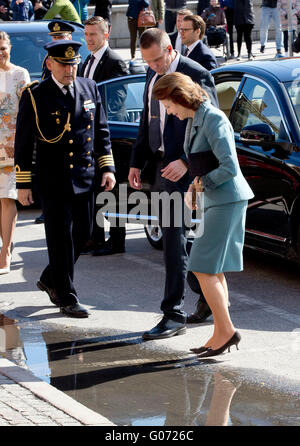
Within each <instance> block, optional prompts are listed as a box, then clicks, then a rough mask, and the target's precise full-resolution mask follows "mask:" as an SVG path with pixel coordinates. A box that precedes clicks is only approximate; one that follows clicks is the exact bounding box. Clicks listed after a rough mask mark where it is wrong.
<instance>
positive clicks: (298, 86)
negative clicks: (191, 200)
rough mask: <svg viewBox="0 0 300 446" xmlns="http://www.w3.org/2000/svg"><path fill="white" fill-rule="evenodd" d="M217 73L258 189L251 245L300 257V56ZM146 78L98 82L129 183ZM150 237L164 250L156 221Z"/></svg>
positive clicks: (223, 103) (249, 226)
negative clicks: (113, 110) (119, 96)
mask: <svg viewBox="0 0 300 446" xmlns="http://www.w3.org/2000/svg"><path fill="white" fill-rule="evenodd" d="M212 73H213V75H214V78H215V83H216V89H217V93H218V98H219V104H220V108H221V109H222V110H223V111H224V112H225V113H226V115H227V116H228V117H229V119H230V121H231V123H232V126H233V129H234V132H235V140H236V145H237V152H238V157H239V162H240V165H241V168H242V171H243V173H244V175H245V177H246V178H247V181H248V182H249V184H250V186H251V187H252V189H253V191H254V193H255V198H254V199H253V200H251V201H250V202H249V207H248V212H247V221H246V241H245V244H246V246H248V247H251V248H254V249H257V250H261V251H264V252H268V253H271V254H274V255H278V256H281V257H284V258H287V259H291V260H298V261H300V130H299V124H300V80H299V77H300V59H299V58H291V59H279V60H272V61H257V62H247V63H239V64H233V65H227V66H224V67H221V68H217V69H215V70H213V72H212ZM144 83H145V75H136V76H126V77H123V78H118V79H114V80H110V81H106V82H103V83H102V84H100V85H99V89H100V92H101V95H102V97H103V102H104V105H105V107H106V110H107V117H108V121H109V127H110V131H111V139H112V146H113V153H114V158H115V162H116V166H117V171H118V181H119V183H120V184H125V183H127V176H128V166H129V159H130V154H131V150H132V147H133V144H134V142H135V139H136V135H137V130H138V126H139V119H140V114H141V111H142V109H143V89H144ZM116 90H122V91H123V109H122V113H120V114H119V115H118V114H113V115H112V114H111V115H110V113H109V108H110V107H109V106H108V104H109V101H110V100H112V99H113V98H114V97H115V92H116ZM124 107H125V113H124ZM146 189H147V184H146ZM146 234H147V236H148V239H149V241H150V242H151V243H152V245H153V246H155V247H161V233H160V228H159V226H158V225H157V224H153V225H150V226H146Z"/></svg>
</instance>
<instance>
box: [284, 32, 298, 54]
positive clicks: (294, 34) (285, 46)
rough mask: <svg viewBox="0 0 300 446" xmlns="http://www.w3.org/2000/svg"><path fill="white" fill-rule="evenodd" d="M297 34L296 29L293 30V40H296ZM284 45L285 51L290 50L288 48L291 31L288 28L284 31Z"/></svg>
mask: <svg viewBox="0 0 300 446" xmlns="http://www.w3.org/2000/svg"><path fill="white" fill-rule="evenodd" d="M295 36H296V31H294V30H293V33H292V42H294V40H295ZM283 46H284V51H285V52H288V50H289V32H288V30H285V31H283Z"/></svg>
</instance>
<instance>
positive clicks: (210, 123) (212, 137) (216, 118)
mask: <svg viewBox="0 0 300 446" xmlns="http://www.w3.org/2000/svg"><path fill="white" fill-rule="evenodd" d="M203 128H204V131H205V136H206V139H207V141H208V142H209V145H210V147H211V149H212V151H213V153H214V155H215V156H216V158H217V159H218V161H219V167H217V168H216V169H214V170H213V171H211V172H209V173H208V174H207V175H204V176H203V177H202V182H203V185H204V188H205V189H208V190H212V189H215V188H216V187H218V186H220V185H221V184H223V183H226V182H227V181H229V180H230V179H232V178H233V177H235V176H236V175H237V173H238V169H239V164H238V159H237V154H236V148H235V140H234V135H233V131H232V128H231V124H230V122H229V121H227V119H225V117H224V116H222V115H221V114H219V113H207V114H206V118H205V120H204V122H203Z"/></svg>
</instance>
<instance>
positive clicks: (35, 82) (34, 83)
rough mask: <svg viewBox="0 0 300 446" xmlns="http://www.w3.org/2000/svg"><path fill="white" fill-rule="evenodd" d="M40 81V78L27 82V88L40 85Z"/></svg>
mask: <svg viewBox="0 0 300 446" xmlns="http://www.w3.org/2000/svg"><path fill="white" fill-rule="evenodd" d="M38 83H39V81H38V80H35V81H32V82H29V84H27V85H26V87H25V88H32V87H33V86H34V85H38Z"/></svg>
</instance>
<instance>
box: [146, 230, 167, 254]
mask: <svg viewBox="0 0 300 446" xmlns="http://www.w3.org/2000/svg"><path fill="white" fill-rule="evenodd" d="M144 229H145V233H146V237H147V239H148V241H149V243H150V245H151V246H153V248H155V249H163V241H162V231H161V227H160V226H159V225H146V226H145V227H144Z"/></svg>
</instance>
